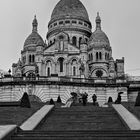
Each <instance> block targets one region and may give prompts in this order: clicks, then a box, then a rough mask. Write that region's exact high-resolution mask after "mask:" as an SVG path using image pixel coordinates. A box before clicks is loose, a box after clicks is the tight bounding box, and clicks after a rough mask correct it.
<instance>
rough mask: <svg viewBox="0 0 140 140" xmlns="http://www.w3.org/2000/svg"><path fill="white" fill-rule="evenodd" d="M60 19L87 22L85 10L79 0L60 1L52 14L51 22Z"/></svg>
mask: <svg viewBox="0 0 140 140" xmlns="http://www.w3.org/2000/svg"><path fill="white" fill-rule="evenodd" d="M60 18H80V19H83V20H85V21H87V22H89V16H88V13H87V10H86V8H85V6H84V5H83V4H82V2H81V1H80V0H60V1H59V2H58V3H57V5H56V6H55V8H54V10H53V12H52V15H51V21H53V20H56V19H60Z"/></svg>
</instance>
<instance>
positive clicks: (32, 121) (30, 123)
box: [20, 105, 54, 131]
mask: <svg viewBox="0 0 140 140" xmlns="http://www.w3.org/2000/svg"><path fill="white" fill-rule="evenodd" d="M53 107H54V105H45V106H43V107H42V108H41V109H40V110H38V111H37V112H36V113H35V114H33V115H32V116H31V117H30V118H29V119H27V121H25V122H24V123H23V124H22V125H21V126H20V128H21V129H22V130H25V131H26V130H27V131H28V130H33V129H35V128H36V127H37V125H38V124H39V123H40V122H41V120H42V119H43V118H44V117H45V116H46V115H47V114H48V113H49V112H50V111H51V110H52V109H53Z"/></svg>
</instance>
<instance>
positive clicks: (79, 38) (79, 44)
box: [79, 37, 82, 47]
mask: <svg viewBox="0 0 140 140" xmlns="http://www.w3.org/2000/svg"><path fill="white" fill-rule="evenodd" d="M81 40H82V37H80V38H79V47H80V44H81Z"/></svg>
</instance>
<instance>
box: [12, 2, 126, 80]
mask: <svg viewBox="0 0 140 140" xmlns="http://www.w3.org/2000/svg"><path fill="white" fill-rule="evenodd" d="M95 22H96V29H95V31H94V32H93V33H92V26H91V22H90V20H89V17H88V13H87V11H86V9H85V7H84V5H83V4H82V3H81V2H80V1H79V0H60V1H59V2H58V4H57V5H56V7H55V8H54V10H53V12H52V16H51V20H50V22H49V23H48V32H47V35H46V40H47V41H45V42H44V41H43V39H42V37H41V36H40V35H39V34H38V30H37V29H38V21H37V19H36V16H35V18H34V20H33V23H32V26H33V29H32V33H31V34H30V35H29V36H28V38H27V39H26V40H25V43H24V47H23V50H22V51H21V59H20V60H19V61H18V63H14V64H13V65H12V72H13V76H15V77H21V76H28V77H35V76H47V77H50V76H52V75H58V76H63V77H73V78H81V77H82V78H91V79H92V78H93V79H98V78H99V79H100V78H109V79H114V78H121V77H123V76H124V58H122V59H117V60H116V61H115V60H114V59H113V57H112V48H111V46H110V42H109V39H108V37H107V35H106V34H105V33H104V32H103V31H102V29H101V18H100V16H99V13H98V14H97V17H96V20H95Z"/></svg>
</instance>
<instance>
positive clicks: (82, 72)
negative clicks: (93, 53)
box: [79, 59, 85, 75]
mask: <svg viewBox="0 0 140 140" xmlns="http://www.w3.org/2000/svg"><path fill="white" fill-rule="evenodd" d="M79 63H80V68H79V70H80V74H81V75H84V72H85V65H84V63H83V62H82V61H81V59H80V60H79Z"/></svg>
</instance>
